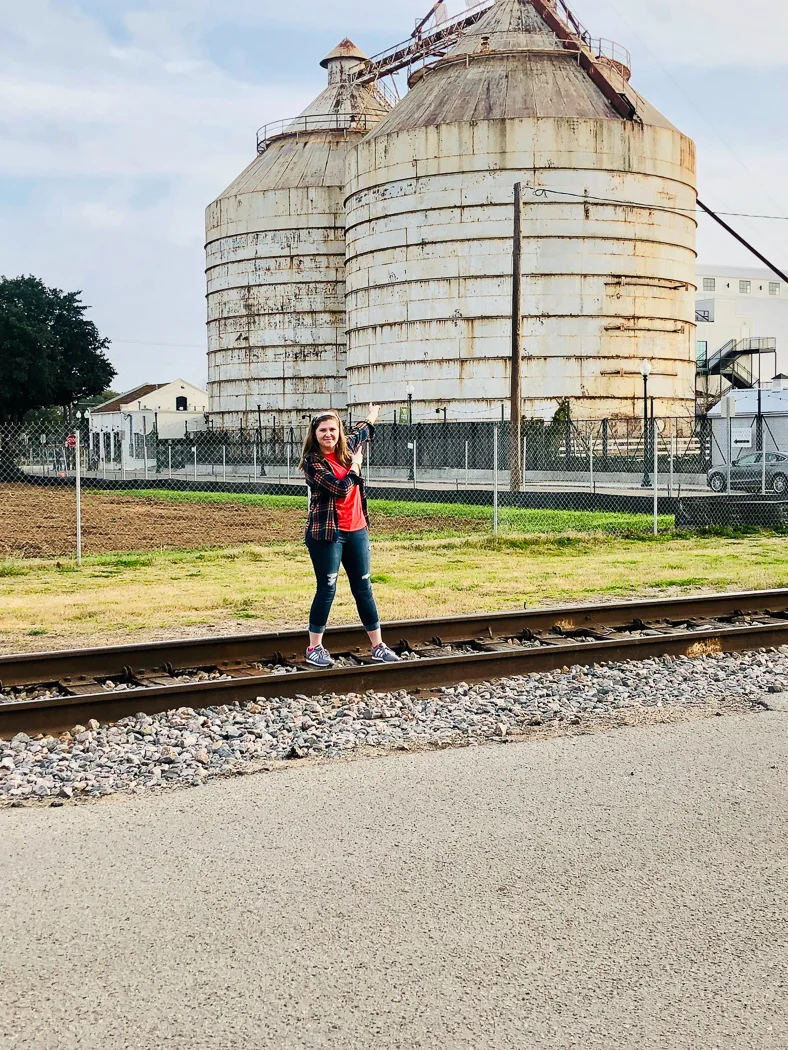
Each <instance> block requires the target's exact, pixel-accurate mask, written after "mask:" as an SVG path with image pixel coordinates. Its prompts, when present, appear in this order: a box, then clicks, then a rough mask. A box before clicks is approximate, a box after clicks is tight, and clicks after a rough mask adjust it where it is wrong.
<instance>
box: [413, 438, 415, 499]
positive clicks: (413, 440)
mask: <svg viewBox="0 0 788 1050" xmlns="http://www.w3.org/2000/svg"><path fill="white" fill-rule="evenodd" d="M413 487H414V489H415V488H416V438H415V437H414V439H413Z"/></svg>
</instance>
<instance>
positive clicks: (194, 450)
mask: <svg viewBox="0 0 788 1050" xmlns="http://www.w3.org/2000/svg"><path fill="white" fill-rule="evenodd" d="M192 452H193V453H194V480H195V481H196V480H197V446H196V445H192Z"/></svg>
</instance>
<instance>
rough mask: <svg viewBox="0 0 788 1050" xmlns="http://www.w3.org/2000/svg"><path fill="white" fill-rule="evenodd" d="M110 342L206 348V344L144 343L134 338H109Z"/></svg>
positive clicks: (131, 344)
mask: <svg viewBox="0 0 788 1050" xmlns="http://www.w3.org/2000/svg"><path fill="white" fill-rule="evenodd" d="M111 342H112V343H119V344H121V345H122V346H178V347H182V348H183V349H184V350H207V344H204V343H202V344H200V345H199V346H198V345H197V344H196V343H146V342H141V341H139V340H136V339H111Z"/></svg>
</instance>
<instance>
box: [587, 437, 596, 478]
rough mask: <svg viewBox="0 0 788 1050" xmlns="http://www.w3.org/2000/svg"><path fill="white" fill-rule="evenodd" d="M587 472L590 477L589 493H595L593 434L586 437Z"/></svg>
mask: <svg viewBox="0 0 788 1050" xmlns="http://www.w3.org/2000/svg"><path fill="white" fill-rule="evenodd" d="M588 472H589V474H590V475H591V491H592V492H596V481H595V480H594V433H593V430H592V431H591V432H590V433H589V435H588Z"/></svg>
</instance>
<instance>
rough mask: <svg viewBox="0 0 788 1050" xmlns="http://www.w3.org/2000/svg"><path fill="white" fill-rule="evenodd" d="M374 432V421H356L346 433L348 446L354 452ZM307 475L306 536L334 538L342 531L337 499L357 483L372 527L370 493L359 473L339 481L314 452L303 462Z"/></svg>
mask: <svg viewBox="0 0 788 1050" xmlns="http://www.w3.org/2000/svg"><path fill="white" fill-rule="evenodd" d="M374 433H375V428H374V427H373V426H372V424H371V423H367V422H366V421H365V422H364V423H357V424H356V425H355V426H354V427H353V429H352V430H351V431H350V433H349V434H348V435H347V447H348V449H349V450H350V451H351V452H355V451H356V449H357V448H358V447H359V445H361V444H362V443H363V442H364V441H371V440H372V438H373V436H374ZM304 476H305V478H306V483H307V485H308V486H309V519H308V521H307V524H306V537H305V538H306V539H311V540H327V541H328V542H329V543H333V542H334V540H335V539H336V538H337V536H338V535H339V521H338V518H337V500H338V499H342V498H343V497H345V496H347V495H348V493H349V492H350V490H351V489H352V488H353V486H354V485H358V487H359V488H360V489H361V507H362V510H363V511H364V518H365V519H366V522H367V528H369V512H368V510H367V494H366V492H365V490H364V479H363V478H362V477H361V476H360V475H359V474H355V473H350V474H348V475H347V477H345V478H343V479H342V480H341V481H340V480H339V478H338V477H337V476H336V474H335V473H334V471H333V470H332V469H331V467H330V466H329V465H328V463H326V461H325V460H324V459H323V458H322V457H320V456H316V455H314V453H313V454H312V455H311V456H308V457H307V459H306V462H305V463H304Z"/></svg>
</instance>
